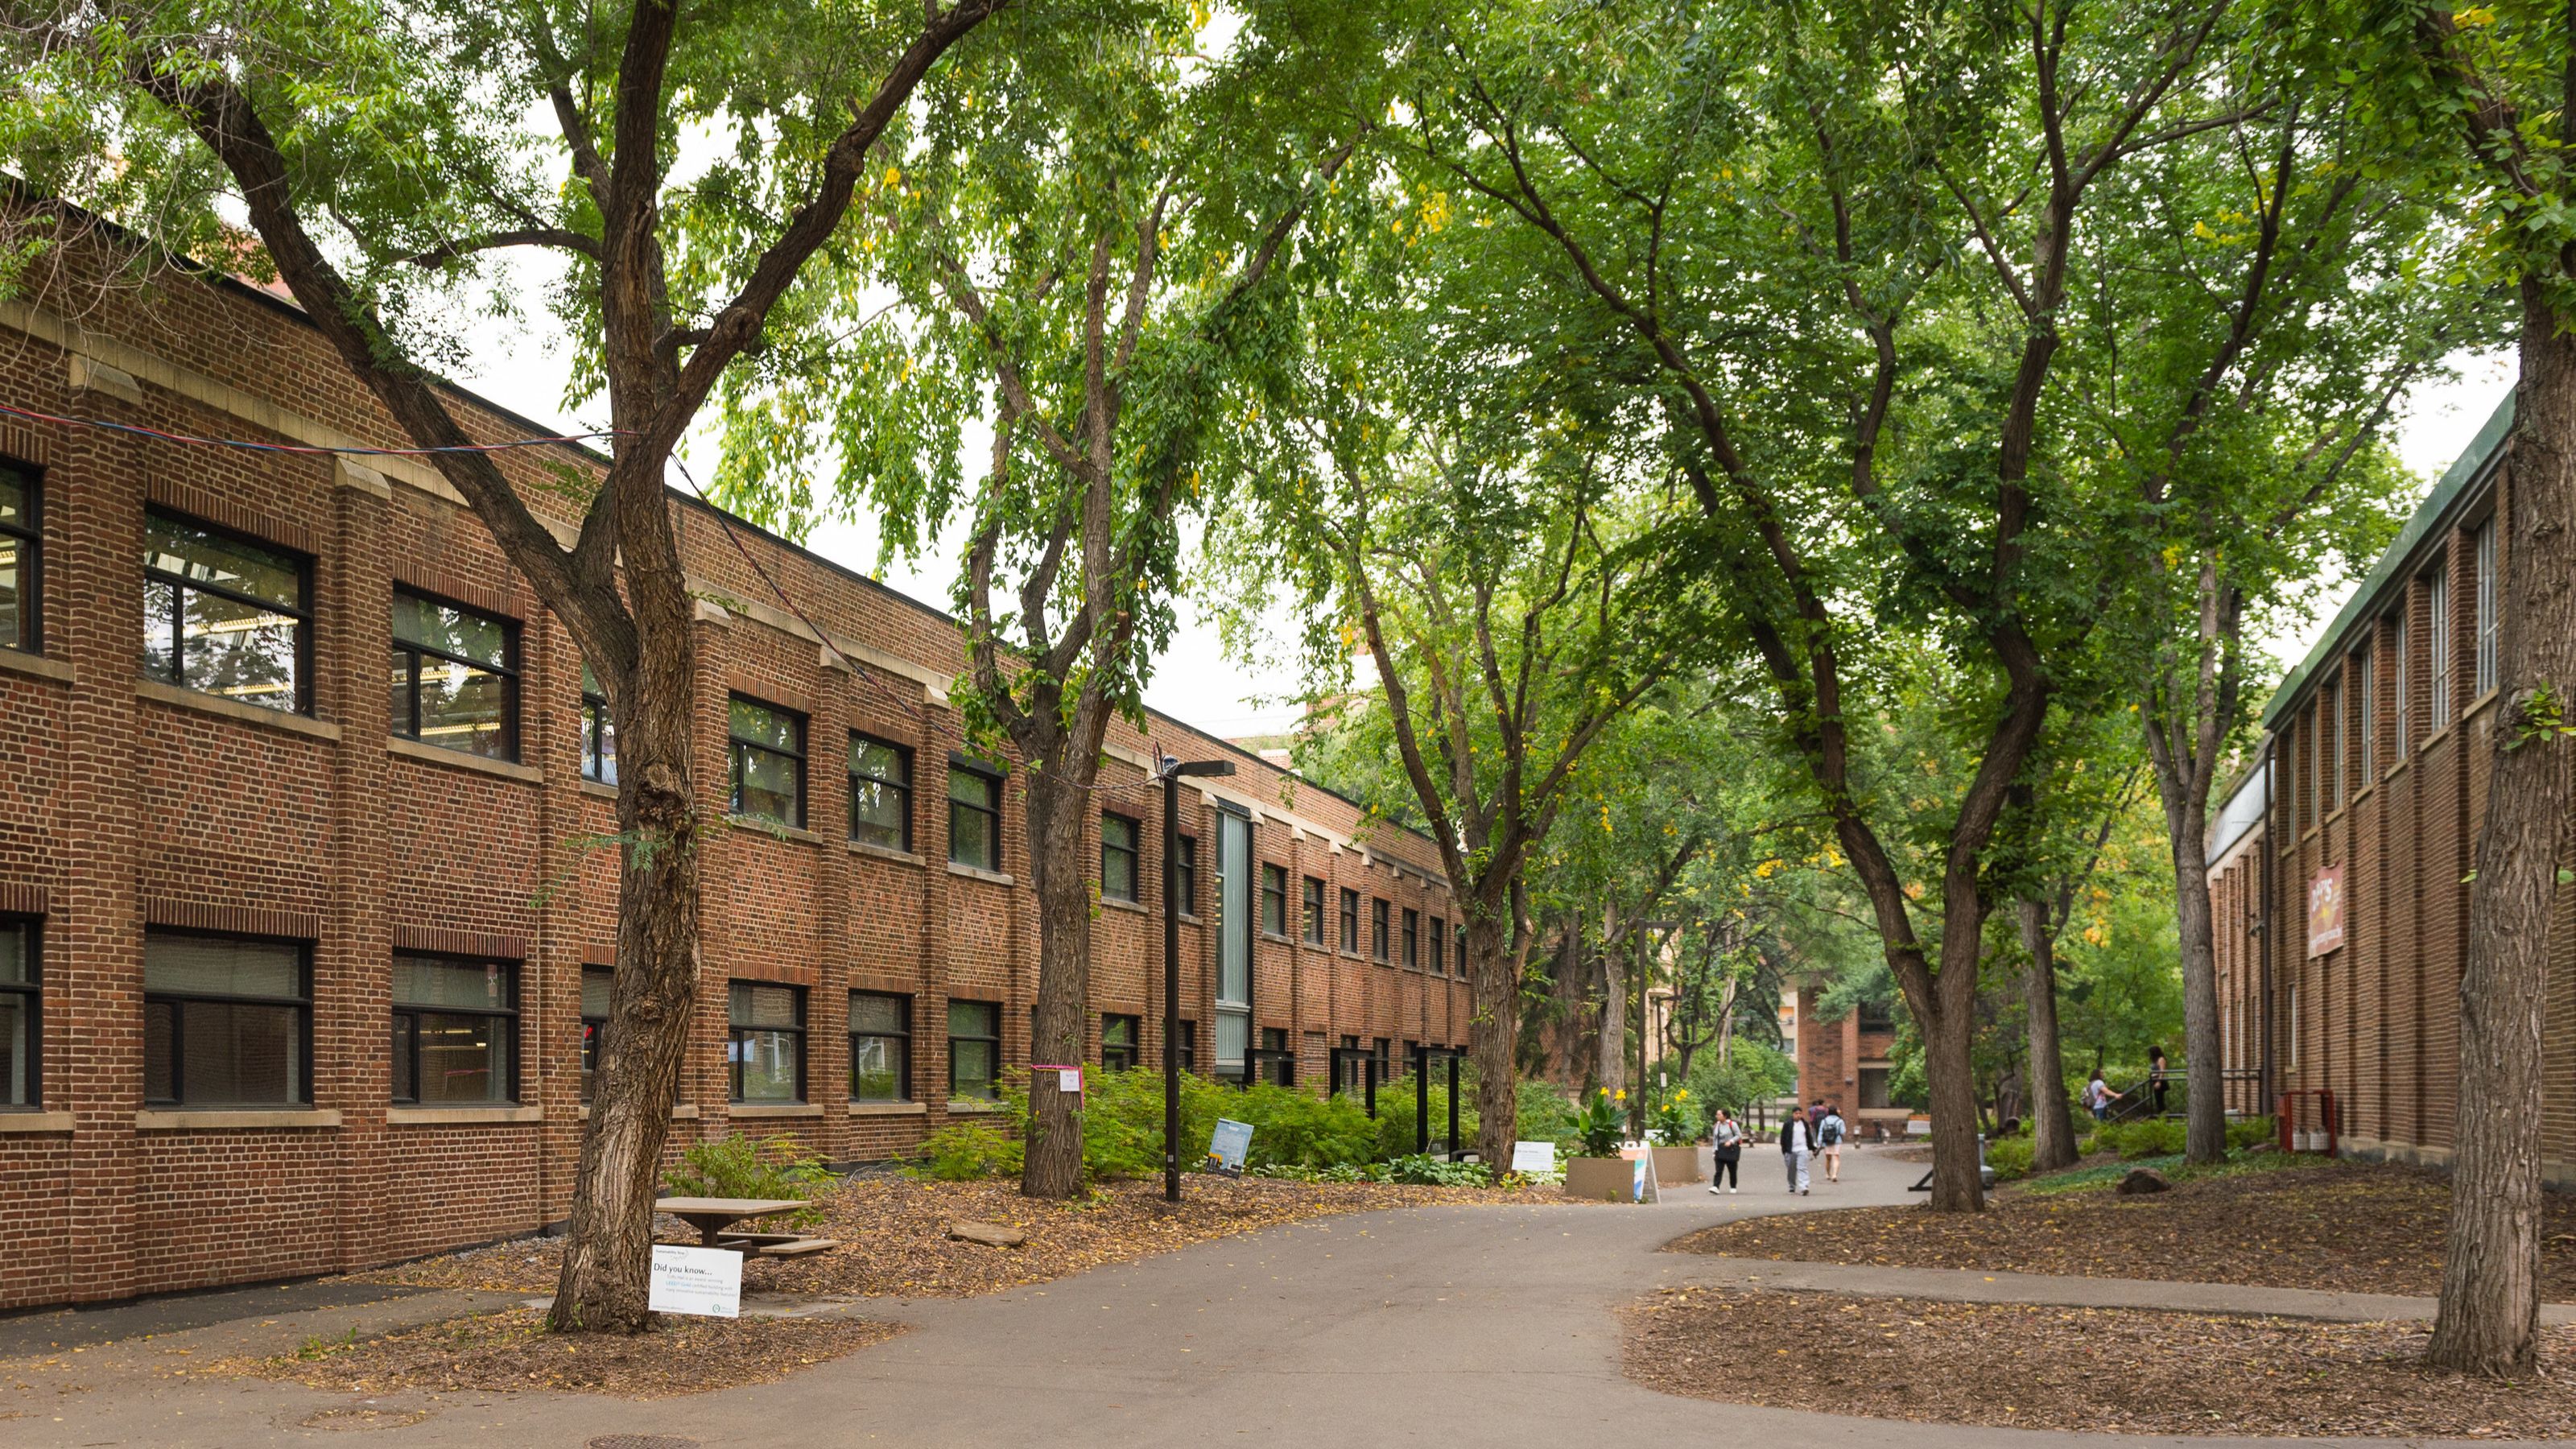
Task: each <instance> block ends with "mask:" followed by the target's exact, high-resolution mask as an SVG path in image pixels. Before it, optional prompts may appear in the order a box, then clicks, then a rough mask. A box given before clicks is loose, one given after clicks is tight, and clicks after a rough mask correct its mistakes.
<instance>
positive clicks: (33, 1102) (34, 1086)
mask: <svg viewBox="0 0 2576 1449" xmlns="http://www.w3.org/2000/svg"><path fill="white" fill-rule="evenodd" d="M37 949H38V942H37V926H36V923H35V922H34V921H27V920H16V921H12V920H6V919H0V1108H11V1107H25V1108H34V1107H41V1106H43V1105H44V1103H45V1093H44V1082H43V1080H42V1079H41V1078H39V1077H38V1076H37V1074H36V1064H37V1053H38V1052H39V1051H40V1050H42V1048H43V1043H44V1022H43V1019H42V1012H43V1007H44V1002H43V996H44V991H43V984H42V978H41V977H40V975H39V974H38V971H37V964H36V957H37Z"/></svg>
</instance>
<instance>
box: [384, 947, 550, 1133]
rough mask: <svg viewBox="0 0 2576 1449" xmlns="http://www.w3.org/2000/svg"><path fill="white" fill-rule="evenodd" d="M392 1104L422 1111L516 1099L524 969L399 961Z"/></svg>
mask: <svg viewBox="0 0 2576 1449" xmlns="http://www.w3.org/2000/svg"><path fill="white" fill-rule="evenodd" d="M393 995H394V1038H393V1099H394V1100H395V1101H396V1102H400V1103H410V1104H418V1105H420V1106H424V1107H465V1106H489V1105H494V1104H498V1103H505V1102H515V1101H517V1100H518V1099H519V968H518V967H517V966H515V965H513V964H511V963H509V962H506V961H468V960H459V959H455V958H452V957H445V956H415V955H409V954H401V955H396V956H395V957H394V992H393Z"/></svg>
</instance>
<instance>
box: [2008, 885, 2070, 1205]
mask: <svg viewBox="0 0 2576 1449" xmlns="http://www.w3.org/2000/svg"><path fill="white" fill-rule="evenodd" d="M2013 908H2014V910H2015V911H2016V912H2017V913H2018V914H2019V916H2020V918H2021V944H2022V950H2023V951H2024V952H2026V953H2028V955H2029V957H2030V961H2029V964H2028V965H2027V966H2025V967H2023V968H2022V978H2021V993H2022V1006H2023V1009H2024V1011H2025V1013H2026V1014H2027V1015H2028V1017H2029V1022H2030V1170H2031V1171H2033V1172H2055V1171H2057V1170H2058V1169H2060V1168H2065V1167H2073V1166H2074V1165H2075V1114H2074V1113H2073V1111H2071V1110H2070V1109H2069V1108H2068V1107H2067V1105H2066V1059H2065V1056H2064V1053H2063V1052H2062V1051H2061V1049H2060V1047H2059V1043H2058V1037H2057V940H2056V936H2055V935H2054V933H2052V932H2051V931H2050V930H2049V929H2048V908H2047V906H2046V905H2044V904H2042V903H2041V902H2039V901H2035V900H2022V901H2016V902H2014V905H2013Z"/></svg>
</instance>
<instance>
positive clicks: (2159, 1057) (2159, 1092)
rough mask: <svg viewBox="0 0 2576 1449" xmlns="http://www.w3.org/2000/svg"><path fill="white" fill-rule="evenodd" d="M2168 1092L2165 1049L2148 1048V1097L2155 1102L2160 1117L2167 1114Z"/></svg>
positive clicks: (2157, 1047)
mask: <svg viewBox="0 0 2576 1449" xmlns="http://www.w3.org/2000/svg"><path fill="white" fill-rule="evenodd" d="M2166 1090H2167V1083H2166V1080H2165V1049H2164V1048H2163V1047H2161V1046H2151V1047H2149V1048H2147V1096H2148V1097H2149V1098H2150V1099H2152V1100H2153V1101H2154V1102H2155V1105H2156V1115H2157V1116H2159V1117H2161V1116H2163V1115H2164V1114H2165V1092H2166Z"/></svg>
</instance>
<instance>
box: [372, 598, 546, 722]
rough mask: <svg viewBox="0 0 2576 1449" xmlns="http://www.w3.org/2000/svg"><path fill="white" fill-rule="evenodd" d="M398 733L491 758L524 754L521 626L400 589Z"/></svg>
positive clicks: (395, 675) (396, 606)
mask: <svg viewBox="0 0 2576 1449" xmlns="http://www.w3.org/2000/svg"><path fill="white" fill-rule="evenodd" d="M391 699H392V704H393V711H392V713H393V723H392V728H393V732H394V733H395V734H397V735H399V736H401V737H402V738H404V739H407V740H418V741H420V742H421V743H422V744H424V745H436V746H438V747H439V748H441V749H448V750H460V751H462V752H464V753H466V754H469V755H481V756H483V757H484V758H485V759H490V760H515V759H517V758H518V757H519V626H518V625H517V624H515V623H513V622H511V621H510V620H508V619H503V618H499V617H496V616H494V615H491V614H482V613H477V612H475V611H474V610H472V609H468V608H466V607H464V606H463V605H460V604H450V603H447V602H444V601H443V600H439V599H433V598H431V597H429V596H428V595H426V594H415V593H413V592H411V591H410V590H408V589H396V590H394V623H393V689H392V694H391Z"/></svg>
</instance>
